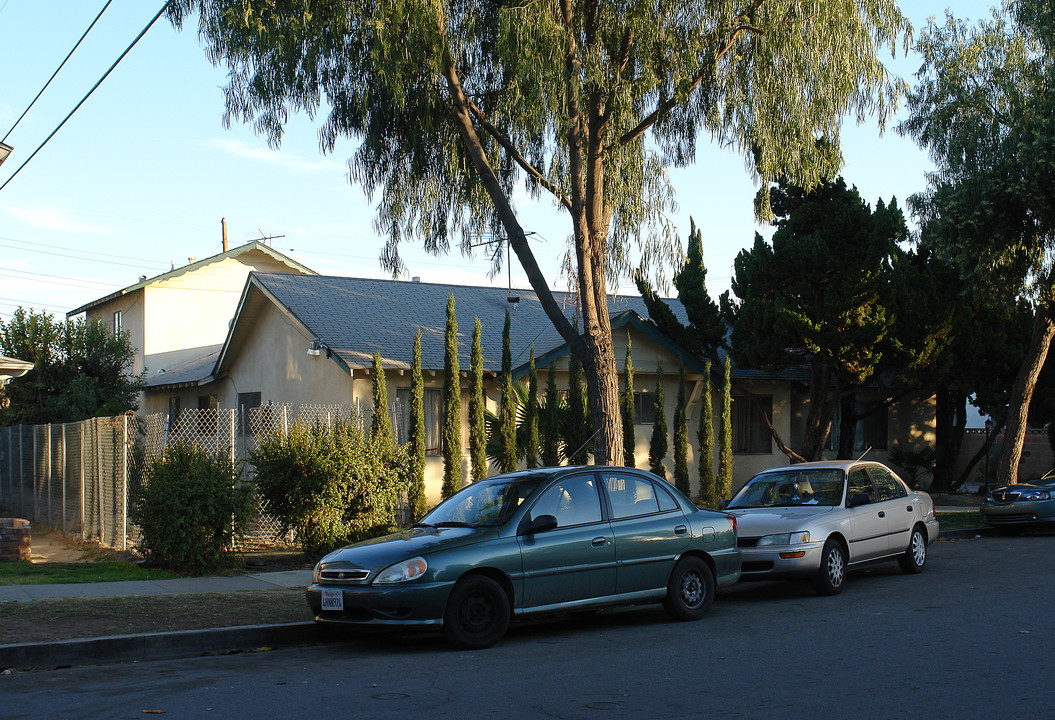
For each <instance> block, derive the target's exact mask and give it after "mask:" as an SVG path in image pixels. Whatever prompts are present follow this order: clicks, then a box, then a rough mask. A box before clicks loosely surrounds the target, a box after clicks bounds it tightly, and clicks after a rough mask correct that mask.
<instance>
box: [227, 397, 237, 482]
mask: <svg viewBox="0 0 1055 720" xmlns="http://www.w3.org/2000/svg"><path fill="white" fill-rule="evenodd" d="M237 413H238V411H237V410H235V409H234V408H231V433H230V438H231V442H230V448H229V449H230V453H231V467H232V468H233V467H234V459H235V444H234V443H235V436H234V434H235V416H236V415H237Z"/></svg>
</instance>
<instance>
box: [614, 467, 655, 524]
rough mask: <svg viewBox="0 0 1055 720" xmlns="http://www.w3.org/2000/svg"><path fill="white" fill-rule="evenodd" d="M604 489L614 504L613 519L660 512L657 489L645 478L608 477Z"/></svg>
mask: <svg viewBox="0 0 1055 720" xmlns="http://www.w3.org/2000/svg"><path fill="white" fill-rule="evenodd" d="M604 487H605V490H607V491H608V499H609V501H610V502H611V503H612V519H613V520H618V519H619V518H628V517H636V516H637V515H648V514H649V513H658V512H659V501H658V500H657V499H656V491H655V488H653V487H652V483H651V482H650V481H649V480H646V479H644V478H639V477H634V476H631V475H608V476H605V477H604Z"/></svg>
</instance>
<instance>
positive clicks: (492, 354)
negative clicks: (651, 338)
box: [251, 273, 687, 371]
mask: <svg viewBox="0 0 1055 720" xmlns="http://www.w3.org/2000/svg"><path fill="white" fill-rule="evenodd" d="M251 282H254V283H256V284H257V285H259V286H260V287H261V288H262V289H264V290H265V291H266V292H267V293H269V294H270V295H272V296H273V297H274V298H275V299H276V300H277V301H278V302H280V303H281V304H282V305H284V306H285V307H286V308H287V309H288V310H289V312H290V313H292V314H293V315H294V316H295V317H296V318H297V319H298V320H299V321H300V322H301V323H303V325H304V326H305V327H306V328H307V329H308V331H309V332H311V333H314V334H315V336H316V337H318V338H319V339H320V340H321V341H322V342H323V343H324V344H325V345H327V346H328V347H329V348H330V350H331V351H332V352H334V353H336V354H337V355H338V356H339V357H340V358H341V359H342V360H343V361H344V362H345V363H346V364H347V365H348V366H349V367H351V368H366V367H370V365H371V363H372V357H373V353H374V352H380V353H381V356H382V362H383V364H384V365H385V367H407V368H409V367H410V363H411V359H412V353H413V343H414V334H415V333H416V332H417V331H418V330H421V333H422V342H421V365H422V368H424V369H427V370H440V369H442V368H443V355H444V332H445V327H446V321H447V295H448V294H450V293H453V294H454V297H455V302H456V305H455V311H456V314H457V318H458V360H459V364H460V366H461V369H462V370H468V368H469V354H470V352H471V349H472V334H473V319H474V317H479V318H480V322H481V324H482V333H481V346H482V349H483V356H484V369H485V370H487V371H498V370H500V369H501V364H502V327H503V324H504V323H505V312H506V309H507V308H510V313H511V317H512V323H511V332H510V345H511V350H512V356H513V367H517V366H519V365H522V364H524V363H526V362H527V361H528V354H529V349H530V346H531V343H532V342H534V343H535V355H536V357H537V356H539V355H541V354H542V353H544V352H548V351H550V350H552V349H554V348H556V347H558V346H560V345H563V344H564V340H563V339H562V338H561V337H560V335H559V334H558V333H557V331H556V330H555V329H554V327H553V324H552V323H551V322H550V320H549V318H548V317H547V316H546V314H545V312H544V311H543V310H542V305H541V303H540V302H539V299H538V296H537V295H536V294H535V292H534V291H532V290H514V291H513V293H514V294H515V295H518V296H519V297H520V302H518V303H515V304H511V303H509V302H508V300H507V296H508V291H507V289H506V288H493V287H476V286H466V285H441V284H437V283H419V282H405V281H396V280H376V279H365V278H352V277H336V276H325V275H293V274H285V273H253V275H252V280H251ZM554 296H555V297H556V299H557V302H558V303H559V304H560V305H561V306H562V307H563V308H564V310H565V315H566V316H567V317H569V318H571V317H573V314H574V310H575V307H574V296H573V295H572V294H570V293H565V292H555V293H554ZM668 303H670V304H671V306H672V308H673V309H674V312H675V314H677V315H678V317H679V319H680V320H682V321H683V322H687V320H686V317H685V311H684V308H683V307H682V305H681V303H680V302H678V301H677V300H668ZM608 307H609V313H610V315H611V316H612V317H614V316H616V315H618V314H620V313H622V312H625V311H626V310H633V311H634V312H636V313H637V314H638V315H640V316H641V317H643V318H647V317H648V311H647V310H646V308H645V303H644V301H643V300H641V298H640V297H635V296H610V297H609V303H608Z"/></svg>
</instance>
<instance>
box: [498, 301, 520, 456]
mask: <svg viewBox="0 0 1055 720" xmlns="http://www.w3.org/2000/svg"><path fill="white" fill-rule="evenodd" d="M511 321H512V320H511V318H510V316H509V310H506V323H505V327H503V328H502V400H501V407H499V409H498V411H499V420H500V424H499V427H500V430H501V439H502V445H501V454H500V455H499V459H498V469H499V470H501V471H502V472H513V471H514V470H516V469H517V402H516V397H515V396H514V395H513V354H512V351H511V350H510V340H509V331H510V323H511Z"/></svg>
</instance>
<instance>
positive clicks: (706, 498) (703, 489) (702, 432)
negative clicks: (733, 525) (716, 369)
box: [696, 360, 721, 508]
mask: <svg viewBox="0 0 1055 720" xmlns="http://www.w3.org/2000/svg"><path fill="white" fill-rule="evenodd" d="M703 368H704V369H703V397H702V398H701V401H702V402H701V403H700V405H701V407H700V428H699V430H698V431H697V436H696V439H697V440H698V441H699V443H700V468H699V469H700V496H699V502H700V503H701V504H702V505H703V506H704V507H711V508H713V507H717V506H718V500H720V499H721V498H719V497H718V494H717V492H716V491H715V488H714V405H713V402H712V400H711V361H710V360H708V361H707V362H705V363H704V365H703Z"/></svg>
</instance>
